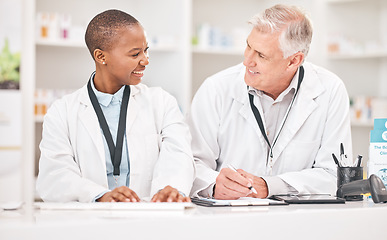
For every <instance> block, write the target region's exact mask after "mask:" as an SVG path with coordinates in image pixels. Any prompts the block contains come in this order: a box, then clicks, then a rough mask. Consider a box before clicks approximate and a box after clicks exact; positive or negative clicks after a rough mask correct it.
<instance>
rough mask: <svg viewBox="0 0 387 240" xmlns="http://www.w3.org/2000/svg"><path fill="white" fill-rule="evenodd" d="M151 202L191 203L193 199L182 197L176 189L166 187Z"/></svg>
mask: <svg viewBox="0 0 387 240" xmlns="http://www.w3.org/2000/svg"><path fill="white" fill-rule="evenodd" d="M151 202H191V199H190V198H189V197H184V196H183V195H181V194H180V193H179V191H177V189H176V188H173V187H171V186H166V187H165V188H164V189H162V190H160V191H159V192H158V193H156V194H155V195H154V196H153V198H152V199H151Z"/></svg>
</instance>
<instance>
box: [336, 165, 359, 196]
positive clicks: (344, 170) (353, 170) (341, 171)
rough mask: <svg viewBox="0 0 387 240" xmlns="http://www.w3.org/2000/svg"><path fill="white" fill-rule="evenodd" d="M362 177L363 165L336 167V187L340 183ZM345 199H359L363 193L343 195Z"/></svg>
mask: <svg viewBox="0 0 387 240" xmlns="http://www.w3.org/2000/svg"><path fill="white" fill-rule="evenodd" d="M362 179H363V167H338V168H337V188H339V187H340V186H341V185H343V184H345V183H349V182H353V181H356V180H362ZM345 200H347V201H361V200H363V195H352V196H345Z"/></svg>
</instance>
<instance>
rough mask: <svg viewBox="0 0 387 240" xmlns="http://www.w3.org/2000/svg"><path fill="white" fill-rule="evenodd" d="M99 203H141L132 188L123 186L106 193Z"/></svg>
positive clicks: (98, 200)
mask: <svg viewBox="0 0 387 240" xmlns="http://www.w3.org/2000/svg"><path fill="white" fill-rule="evenodd" d="M97 202H140V198H139V197H138V196H137V194H136V193H135V192H134V191H133V190H131V189H130V188H128V187H126V186H121V187H118V188H115V189H113V190H112V191H110V192H107V193H105V194H104V195H102V197H100V198H98V199H97Z"/></svg>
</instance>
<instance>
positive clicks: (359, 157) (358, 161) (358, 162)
mask: <svg viewBox="0 0 387 240" xmlns="http://www.w3.org/2000/svg"><path fill="white" fill-rule="evenodd" d="M362 158H363V156H362V155H357V165H356V167H360V164H361V159H362Z"/></svg>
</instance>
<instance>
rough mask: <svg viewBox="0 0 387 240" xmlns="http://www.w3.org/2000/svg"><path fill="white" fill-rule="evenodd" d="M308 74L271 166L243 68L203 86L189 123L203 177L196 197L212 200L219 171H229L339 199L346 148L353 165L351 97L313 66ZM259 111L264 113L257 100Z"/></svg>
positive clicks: (196, 184) (199, 178)
mask: <svg viewBox="0 0 387 240" xmlns="http://www.w3.org/2000/svg"><path fill="white" fill-rule="evenodd" d="M303 66H304V69H305V75H304V80H303V82H302V84H301V87H300V89H299V93H298V95H297V97H296V99H295V101H294V104H293V107H292V108H291V110H290V113H289V116H288V118H287V120H286V122H285V125H284V127H283V129H282V132H281V134H280V136H279V138H278V140H277V142H276V144H275V146H274V148H273V162H272V164H269V161H268V157H267V156H268V146H267V143H266V141H265V139H264V137H263V136H262V133H261V131H260V129H259V126H258V124H257V121H256V119H255V117H254V115H253V112H252V110H251V107H250V103H249V99H248V90H247V85H246V83H245V82H244V75H245V69H246V68H245V66H243V65H242V64H239V65H237V66H234V67H231V68H228V69H226V70H224V71H221V72H219V73H217V74H215V75H213V76H211V77H209V78H208V79H206V80H205V82H204V83H203V84H202V86H201V87H200V89H199V90H198V92H197V93H196V95H195V97H194V99H193V102H192V106H191V111H190V113H189V114H188V117H187V121H188V125H189V126H190V130H191V134H192V151H193V154H194V160H195V163H196V171H197V172H196V174H197V176H196V180H195V182H194V186H193V189H192V192H191V194H192V195H197V194H198V193H199V192H200V195H203V196H206V197H207V196H211V195H212V187H213V185H214V183H215V181H216V177H217V176H218V174H219V171H220V169H221V168H224V167H227V165H228V164H231V165H233V166H234V167H236V168H240V169H243V170H245V171H247V172H250V173H252V174H254V175H255V176H261V177H265V176H266V177H267V176H278V177H279V178H281V179H282V180H283V181H284V182H285V183H287V184H289V185H290V186H291V187H293V188H294V189H295V190H296V191H297V192H298V193H300V194H304V193H305V194H306V193H330V194H335V192H336V165H335V163H334V161H333V159H332V153H335V154H336V156H338V154H339V150H340V143H343V144H344V147H345V151H346V153H347V156H348V158H350V159H352V142H351V128H350V119H349V99H348V94H347V91H346V89H345V86H344V84H343V82H342V81H341V80H340V79H339V78H338V77H337V76H336V75H334V74H333V73H331V72H329V71H327V70H325V69H323V68H320V67H317V66H315V65H313V64H310V63H305V64H304V65H303ZM297 74H298V73H297ZM254 104H255V105H256V106H257V108H258V110H259V111H260V112H261V113H262V112H263V111H262V106H261V103H260V99H259V98H258V97H254ZM261 116H262V114H261ZM263 122H264V125H266V124H265V121H264V119H263ZM265 128H266V127H265ZM271 165H272V166H271Z"/></svg>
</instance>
